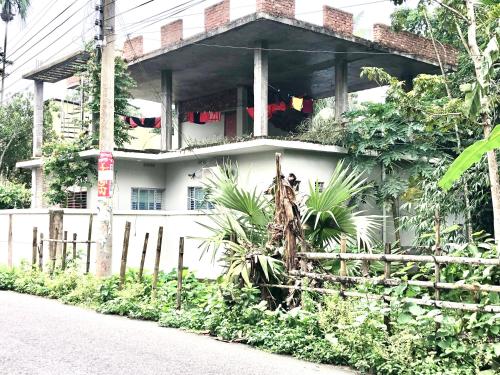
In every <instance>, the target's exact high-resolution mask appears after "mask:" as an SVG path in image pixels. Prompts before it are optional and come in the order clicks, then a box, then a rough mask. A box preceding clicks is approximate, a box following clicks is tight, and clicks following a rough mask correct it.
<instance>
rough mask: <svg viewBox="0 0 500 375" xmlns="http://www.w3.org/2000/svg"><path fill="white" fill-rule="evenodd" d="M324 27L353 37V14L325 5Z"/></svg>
mask: <svg viewBox="0 0 500 375" xmlns="http://www.w3.org/2000/svg"><path fill="white" fill-rule="evenodd" d="M323 26H324V27H325V28H327V29H330V30H332V31H335V32H337V33H341V34H347V35H352V33H353V30H354V21H353V16H352V13H348V12H344V11H343V10H340V9H336V8H332V7H329V6H327V5H324V6H323Z"/></svg>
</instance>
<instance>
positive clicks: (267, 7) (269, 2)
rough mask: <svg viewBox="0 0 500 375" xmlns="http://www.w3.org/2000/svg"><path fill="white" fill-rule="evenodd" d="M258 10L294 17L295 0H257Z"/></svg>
mask: <svg viewBox="0 0 500 375" xmlns="http://www.w3.org/2000/svg"><path fill="white" fill-rule="evenodd" d="M257 12H263V13H267V14H270V15H273V16H277V17H286V18H294V17H295V0H257Z"/></svg>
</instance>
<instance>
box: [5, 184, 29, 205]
mask: <svg viewBox="0 0 500 375" xmlns="http://www.w3.org/2000/svg"><path fill="white" fill-rule="evenodd" d="M30 201H31V191H30V190H29V189H27V188H26V186H25V185H24V184H19V183H15V182H9V181H5V182H3V183H0V209H9V208H27V207H29V206H30Z"/></svg>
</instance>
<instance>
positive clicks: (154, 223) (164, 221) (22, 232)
mask: <svg viewBox="0 0 500 375" xmlns="http://www.w3.org/2000/svg"><path fill="white" fill-rule="evenodd" d="M91 212H92V211H91V210H71V209H65V210H64V230H67V231H68V238H72V236H73V233H77V236H78V240H86V239H87V230H88V222H89V215H90V213H91ZM93 213H94V214H96V212H93ZM9 215H12V227H13V229H12V242H13V246H12V248H13V249H12V250H13V251H12V255H13V256H12V258H13V265H14V266H16V265H20V264H21V262H22V261H23V260H25V261H30V259H31V253H32V238H33V227H35V226H36V227H38V233H43V234H44V237H45V238H47V236H48V230H49V210H48V209H26V210H1V211H0V265H7V261H8V229H9V224H8V223H9ZM126 221H130V222H131V232H130V246H129V253H128V263H127V265H128V266H129V267H135V268H138V267H139V264H140V258H141V251H142V246H143V241H144V235H145V233H146V232H149V244H148V251H147V255H146V262H145V269H146V270H149V271H151V272H152V270H153V267H154V259H155V252H156V242H157V236H158V227H159V226H161V225H163V228H164V229H163V246H162V255H161V264H160V269H161V270H163V271H170V270H172V269H173V268H175V267H177V255H178V246H179V237H181V236H184V237H186V240H185V250H184V265H185V266H186V267H188V268H189V269H191V270H192V271H194V272H195V273H196V275H197V276H198V277H200V278H216V277H217V276H218V275H219V274H220V273H221V271H222V268H221V267H220V266H219V265H216V264H213V263H212V261H211V257H212V254H206V255H204V256H203V257H202V258H201V259H200V257H201V255H202V250H201V249H200V248H199V245H200V243H201V241H200V240H196V239H190V238H188V237H199V236H204V235H208V234H209V233H208V232H207V230H206V229H204V228H203V227H202V226H200V225H197V224H196V223H197V222H201V223H205V224H210V218H209V217H208V216H207V215H204V214H203V213H201V212H199V211H194V212H189V213H188V212H186V211H179V212H176V211H173V212H167V211H157V212H151V213H148V212H144V211H117V212H115V214H114V217H113V226H114V234H113V273H118V272H119V270H120V259H121V251H122V244H123V232H124V228H125V222H126ZM96 228H97V226H96V220H95V216H94V226H93V234H94V235H93V236H94V238H93V239H94V240H95V231H96ZM71 249H72V245H68V253H69V254H71V251H72V250H71ZM77 251H78V252H79V253H80V254H81V256H82V261H81V265H82V270H83V269H84V262H85V254H86V245H85V244H78V245H77ZM91 254H92V256H91V260H90V267H91V268H90V269H91V272H94V270H95V244H92V250H91ZM44 261H45V262H48V261H49V250H48V246H47V244H45V245H44Z"/></svg>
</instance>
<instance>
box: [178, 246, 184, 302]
mask: <svg viewBox="0 0 500 375" xmlns="http://www.w3.org/2000/svg"><path fill="white" fill-rule="evenodd" d="M183 263H184V237H180V238H179V259H178V261H177V310H180V309H181V303H182V269H183Z"/></svg>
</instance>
